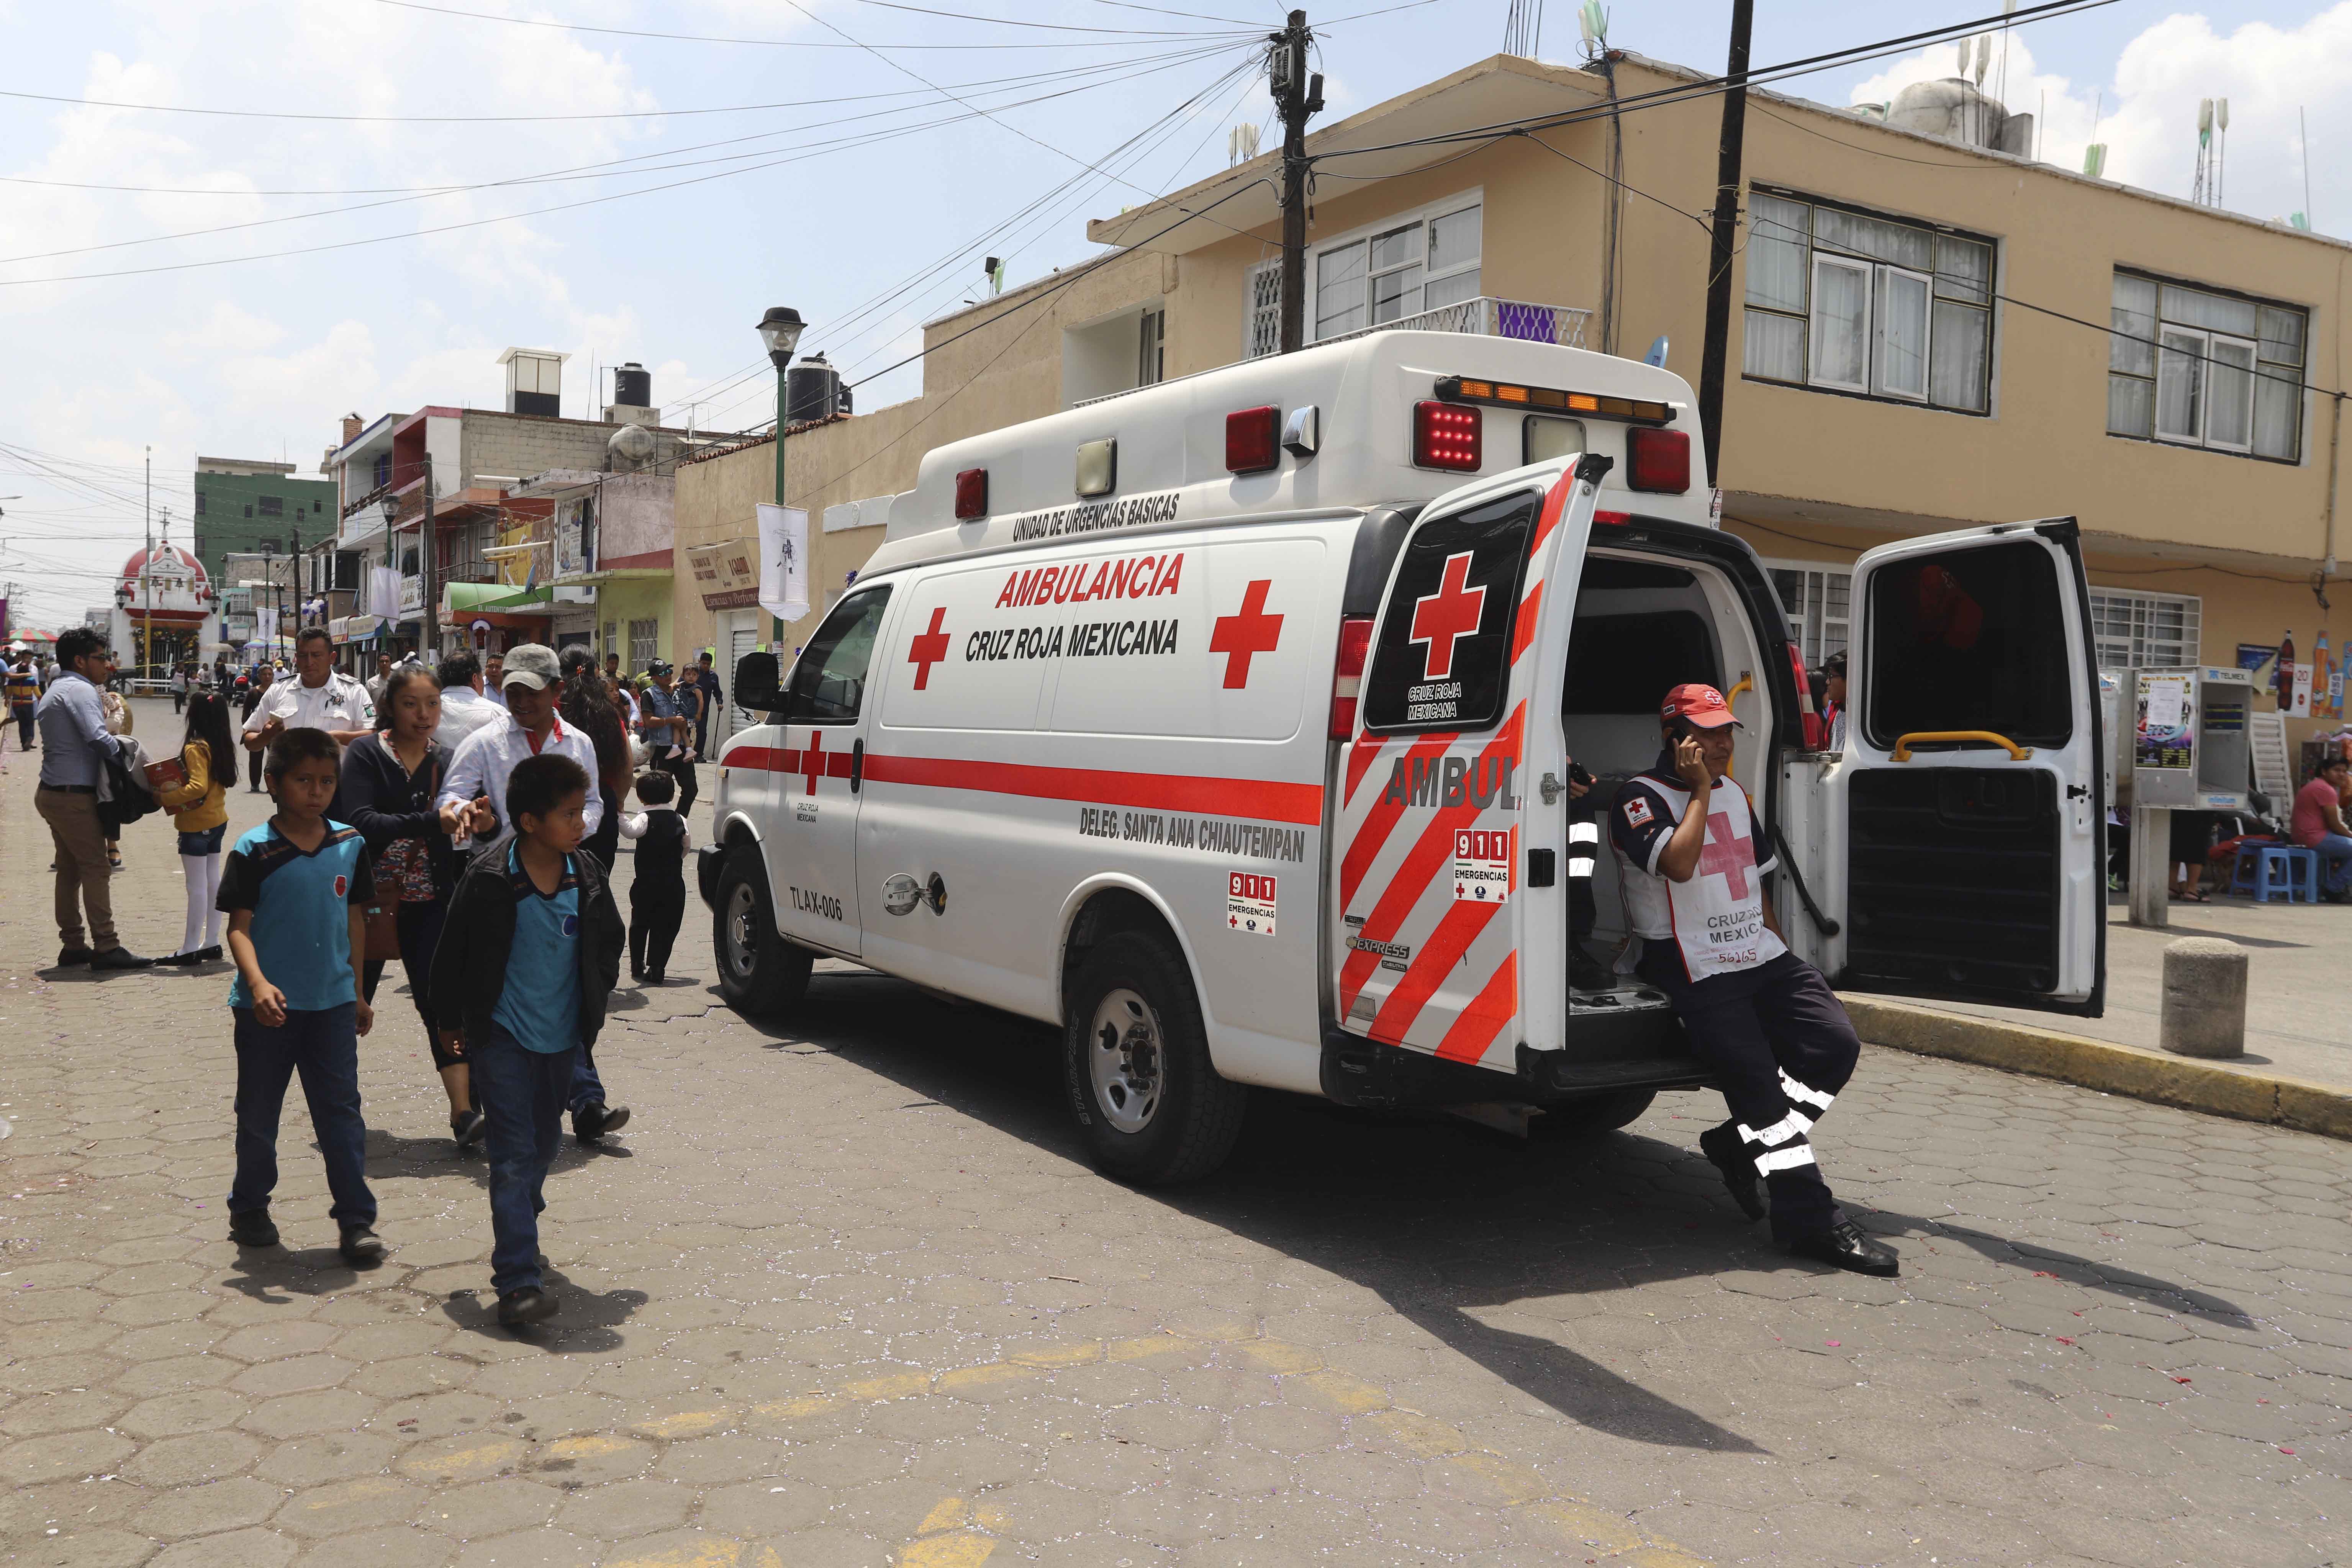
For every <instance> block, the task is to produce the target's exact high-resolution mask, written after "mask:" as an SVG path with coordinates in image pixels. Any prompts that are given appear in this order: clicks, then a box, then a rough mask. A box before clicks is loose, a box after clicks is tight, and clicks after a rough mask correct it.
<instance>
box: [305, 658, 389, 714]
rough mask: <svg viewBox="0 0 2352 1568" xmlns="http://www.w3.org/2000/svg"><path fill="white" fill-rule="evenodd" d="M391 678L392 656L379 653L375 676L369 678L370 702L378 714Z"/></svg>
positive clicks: (381, 708)
mask: <svg viewBox="0 0 2352 1568" xmlns="http://www.w3.org/2000/svg"><path fill="white" fill-rule="evenodd" d="M298 652H299V650H298ZM391 678H392V655H391V654H390V653H378V654H377V655H376V656H375V674H373V675H370V676H369V677H368V678H367V695H368V701H370V702H372V703H373V704H374V705H375V706H376V709H377V711H378V712H381V711H383V684H384V682H386V681H388V680H390V679H391Z"/></svg>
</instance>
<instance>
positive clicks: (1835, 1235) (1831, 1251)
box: [1782, 1219, 1903, 1278]
mask: <svg viewBox="0 0 2352 1568" xmlns="http://www.w3.org/2000/svg"><path fill="white" fill-rule="evenodd" d="M1782 1245H1784V1246H1785V1247H1787V1248H1788V1249H1789V1250H1790V1251H1791V1252H1793V1253H1795V1254H1796V1255H1797V1256H1798V1257H1800V1258H1810V1259H1811V1260H1813V1261H1814V1262H1816V1263H1826V1264H1828V1265H1829V1266H1830V1267H1831V1268H1832V1269H1843V1270H1847V1271H1848V1272H1850V1273H1855V1274H1876V1275H1879V1276H1881V1277H1882V1278H1891V1277H1892V1276H1894V1275H1896V1274H1899V1273H1901V1272H1902V1271H1903V1260H1902V1259H1901V1258H1900V1257H1898V1256H1896V1254H1895V1249H1894V1248H1892V1247H1889V1246H1887V1245H1886V1244H1885V1242H1883V1241H1880V1240H1877V1239H1874V1238H1873V1237H1869V1236H1865V1235H1864V1234H1863V1233H1862V1227H1861V1226H1859V1225H1856V1224H1855V1223H1854V1222H1853V1220H1851V1219H1848V1220H1845V1221H1843V1222H1842V1223H1840V1224H1839V1225H1837V1226H1836V1227H1835V1228H1832V1229H1829V1230H1825V1231H1823V1232H1822V1233H1821V1234H1820V1235H1818V1236H1802V1237H1799V1238H1798V1239H1796V1240H1794V1241H1789V1242H1784V1243H1782Z"/></svg>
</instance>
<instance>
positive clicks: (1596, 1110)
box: [1528, 1089, 1658, 1143]
mask: <svg viewBox="0 0 2352 1568" xmlns="http://www.w3.org/2000/svg"><path fill="white" fill-rule="evenodd" d="M1657 1097H1658V1092H1657V1091H1656V1090H1654V1089H1611V1090H1607V1091H1605V1092H1601V1093H1599V1094H1592V1095H1588V1096H1586V1097H1585V1098H1584V1099H1581V1100H1570V1102H1568V1103H1566V1104H1564V1105H1554V1106H1553V1107H1552V1108H1551V1109H1549V1111H1546V1112H1545V1113H1543V1114H1542V1115H1540V1116H1538V1117H1537V1118H1536V1119H1535V1120H1534V1121H1533V1122H1531V1123H1529V1124H1528V1137H1529V1138H1531V1139H1533V1140H1535V1141H1537V1142H1539V1143H1565V1142H1568V1141H1570V1140H1573V1139H1580V1138H1597V1137H1599V1136H1600V1135H1601V1134H1603V1133H1613V1132H1615V1131H1617V1129H1618V1128H1620V1127H1623V1126H1626V1125H1629V1124H1632V1123H1633V1122H1634V1121H1635V1120H1637V1119H1638V1118H1639V1117H1640V1116H1641V1114H1642V1113H1643V1112H1644V1111H1646V1110H1648V1109H1649V1108H1650V1102H1651V1101H1653V1100H1655V1099H1656V1098H1657Z"/></svg>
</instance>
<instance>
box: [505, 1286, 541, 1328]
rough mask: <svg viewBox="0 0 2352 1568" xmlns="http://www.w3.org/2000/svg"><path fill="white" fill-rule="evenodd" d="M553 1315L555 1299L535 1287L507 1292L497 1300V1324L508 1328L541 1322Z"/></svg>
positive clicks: (525, 1287)
mask: <svg viewBox="0 0 2352 1568" xmlns="http://www.w3.org/2000/svg"><path fill="white" fill-rule="evenodd" d="M554 1315H555V1298H554V1297H553V1296H551V1295H549V1294H548V1293H547V1292H546V1291H542V1290H541V1289H540V1288H539V1287H538V1286H537V1285H525V1286H524V1287H523V1288H522V1289H521V1290H520V1291H508V1292H507V1293H506V1294H505V1295H503V1296H500V1297H499V1322H500V1323H502V1324H503V1325H505V1326H506V1327H508V1328H510V1329H512V1328H520V1327H521V1326H522V1325H523V1324H525V1323H535V1322H543V1321H544V1320H546V1319H548V1318H551V1317H553V1316H554Z"/></svg>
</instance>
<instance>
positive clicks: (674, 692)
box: [637, 659, 698, 813]
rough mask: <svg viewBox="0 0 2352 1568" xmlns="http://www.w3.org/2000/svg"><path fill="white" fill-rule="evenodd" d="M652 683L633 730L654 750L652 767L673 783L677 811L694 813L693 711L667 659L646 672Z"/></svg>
mask: <svg viewBox="0 0 2352 1568" xmlns="http://www.w3.org/2000/svg"><path fill="white" fill-rule="evenodd" d="M646 678H647V679H648V680H650V681H652V682H653V685H652V686H651V687H649V688H648V689H647V690H646V694H645V700H644V702H643V704H642V705H640V707H639V712H640V713H641V714H642V715H643V717H641V718H639V719H638V720H637V729H638V732H639V733H640V734H642V735H643V736H644V737H645V738H646V745H648V746H650V747H653V748H654V766H655V767H656V768H660V769H661V770H662V771H663V772H665V773H667V774H668V775H669V776H670V777H671V778H673V779H677V809H678V810H679V811H680V812H681V813H684V812H689V811H692V810H694V797H695V793H696V791H697V789H698V785H697V784H696V782H695V778H694V753H693V751H692V749H691V748H692V747H693V745H694V710H693V708H692V707H691V706H689V696H690V694H688V692H686V691H685V690H683V689H681V688H680V687H679V686H678V685H677V671H676V669H675V668H673V667H672V665H671V664H670V663H669V661H667V659H656V660H655V661H654V662H653V663H652V664H650V665H648V666H647V667H646Z"/></svg>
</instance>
